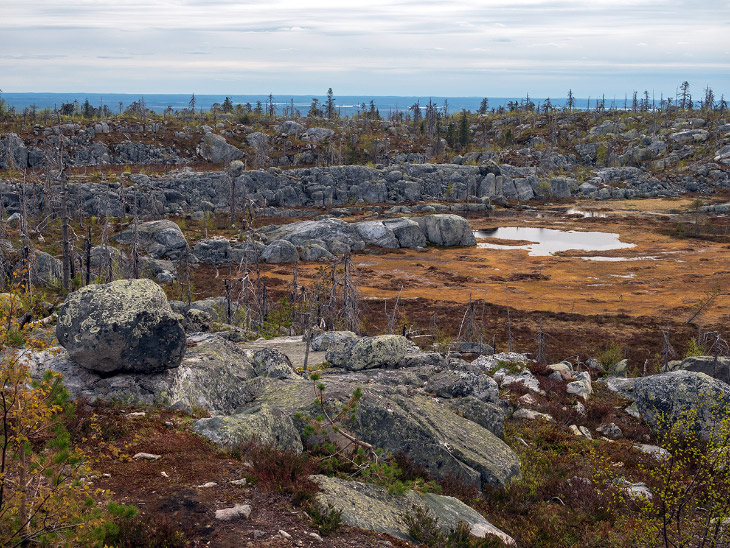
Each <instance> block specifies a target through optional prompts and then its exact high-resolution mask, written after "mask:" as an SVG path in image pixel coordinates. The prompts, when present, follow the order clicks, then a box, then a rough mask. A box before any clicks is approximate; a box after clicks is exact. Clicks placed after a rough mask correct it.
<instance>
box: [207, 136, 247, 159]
mask: <svg viewBox="0 0 730 548" xmlns="http://www.w3.org/2000/svg"><path fill="white" fill-rule="evenodd" d="M198 153H199V154H200V156H202V157H203V159H205V160H207V161H209V162H212V163H214V164H221V163H223V162H231V161H233V160H238V159H239V158H242V157H243V152H241V151H240V150H239V149H237V148H236V147H234V146H233V145H230V144H228V143H227V142H226V140H225V138H224V137H221V136H220V135H215V134H214V133H206V134H205V136H204V137H203V139H202V140H201V141H200V145H199V146H198Z"/></svg>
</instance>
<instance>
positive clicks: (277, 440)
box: [193, 405, 304, 453]
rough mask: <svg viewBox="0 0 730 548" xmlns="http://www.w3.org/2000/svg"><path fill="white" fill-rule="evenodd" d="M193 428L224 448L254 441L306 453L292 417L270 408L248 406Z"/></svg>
mask: <svg viewBox="0 0 730 548" xmlns="http://www.w3.org/2000/svg"><path fill="white" fill-rule="evenodd" d="M193 429H194V430H195V432H197V433H198V434H200V435H201V436H204V437H206V438H208V439H209V440H211V441H212V442H213V443H216V444H218V445H221V446H223V447H231V446H233V445H236V444H238V443H245V442H247V441H250V440H251V439H254V438H255V439H257V440H258V441H259V442H261V443H272V444H274V445H275V446H276V447H278V448H279V449H282V450H285V451H296V452H297V453H301V452H302V451H303V450H304V447H303V446H302V440H301V437H300V435H299V431H298V430H297V429H296V428H295V427H294V423H293V421H292V418H291V416H290V415H289V414H288V413H285V412H284V411H282V410H281V409H278V408H276V407H271V406H269V405H257V406H253V407H249V408H247V409H245V410H243V411H242V412H240V413H236V414H235V415H228V416H218V417H211V418H205V419H199V420H197V421H195V423H193Z"/></svg>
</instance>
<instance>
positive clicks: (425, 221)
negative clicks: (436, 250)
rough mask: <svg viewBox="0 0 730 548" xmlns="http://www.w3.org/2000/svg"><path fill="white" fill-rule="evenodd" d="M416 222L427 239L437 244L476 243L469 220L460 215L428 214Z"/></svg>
mask: <svg viewBox="0 0 730 548" xmlns="http://www.w3.org/2000/svg"><path fill="white" fill-rule="evenodd" d="M416 222H417V223H418V225H419V226H420V227H421V231H422V232H423V234H424V235H425V236H426V239H427V240H428V241H429V242H430V243H432V244H436V245H443V246H455V245H476V239H475V238H474V233H473V232H472V230H471V226H469V222H468V221H467V220H466V219H464V218H463V217H459V216H458V215H450V214H448V215H442V214H437V215H426V216H424V217H418V218H417V219H416Z"/></svg>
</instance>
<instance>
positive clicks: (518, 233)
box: [474, 226, 636, 257]
mask: <svg viewBox="0 0 730 548" xmlns="http://www.w3.org/2000/svg"><path fill="white" fill-rule="evenodd" d="M474 236H475V237H476V238H499V239H501V240H522V241H526V242H530V243H527V244H524V245H500V244H491V243H486V242H481V243H478V244H477V246H478V247H480V248H483V249H525V250H527V251H528V254H529V255H530V256H532V257H547V256H549V255H552V254H553V253H556V252H558V251H569V250H574V249H577V250H581V251H608V250H611V249H627V248H631V247H636V244H630V243H626V242H622V241H621V240H619V235H618V234H615V233H613V232H581V231H577V230H556V229H553V228H534V227H525V226H503V227H500V228H494V229H490V230H477V231H475V232H474Z"/></svg>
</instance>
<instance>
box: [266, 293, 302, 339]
mask: <svg viewBox="0 0 730 548" xmlns="http://www.w3.org/2000/svg"><path fill="white" fill-rule="evenodd" d="M293 324H294V307H293V306H292V305H291V303H290V302H289V300H288V299H287V298H286V297H284V298H283V299H281V301H279V305H278V306H277V307H275V308H274V309H273V310H272V311H271V312H269V314H268V315H267V316H266V319H265V320H264V325H263V327H262V329H261V336H262V337H263V338H265V339H272V338H274V337H278V336H279V335H280V334H281V333H280V331H281V329H282V328H284V329H287V330H288V329H289V328H291V326H292V325H293Z"/></svg>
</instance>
